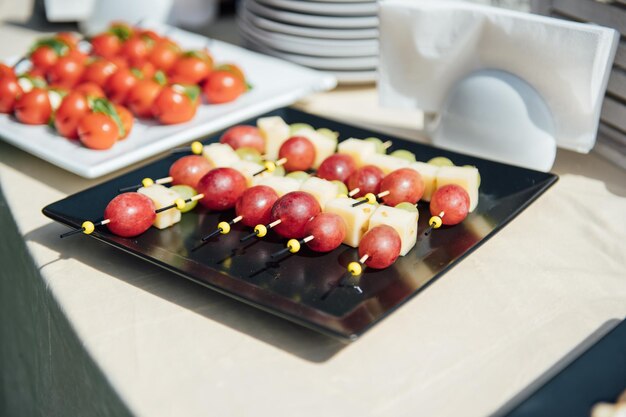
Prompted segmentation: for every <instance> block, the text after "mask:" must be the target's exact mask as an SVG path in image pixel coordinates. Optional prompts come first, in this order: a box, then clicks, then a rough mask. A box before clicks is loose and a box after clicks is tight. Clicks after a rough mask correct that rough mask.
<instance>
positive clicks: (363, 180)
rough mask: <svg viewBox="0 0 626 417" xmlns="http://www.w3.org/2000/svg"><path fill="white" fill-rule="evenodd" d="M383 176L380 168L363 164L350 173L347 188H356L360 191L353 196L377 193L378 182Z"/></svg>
mask: <svg viewBox="0 0 626 417" xmlns="http://www.w3.org/2000/svg"><path fill="white" fill-rule="evenodd" d="M384 177H385V173H384V172H383V170H382V169H380V168H378V167H377V166H375V165H365V166H363V167H361V168H359V169H357V170H356V171H354V172H353V173H352V175H350V177H349V178H348V189H349V190H354V189H355V188H358V189H359V190H360V191H359V192H358V193H357V194H355V195H354V197H355V198H356V197H362V196H364V195H365V194H367V193H372V194H378V191H379V190H380V182H381V181H382V180H383V178H384Z"/></svg>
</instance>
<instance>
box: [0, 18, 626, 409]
mask: <svg viewBox="0 0 626 417" xmlns="http://www.w3.org/2000/svg"><path fill="white" fill-rule="evenodd" d="M9 30H10V33H15V31H14V30H13V29H12V28H10V27H8V26H7V25H6V24H5V25H4V26H2V28H0V35H2V33H3V32H5V31H9ZM18 31H19V30H18ZM20 39H22V38H20ZM21 41H22V42H23V43H27V40H23V39H22V40H21ZM21 47H22V48H23V47H25V46H23V45H22V46H21ZM14 48H16V47H15V45H9V44H6V43H4V42H3V44H2V46H1V47H0V54H2V55H5V52H6V51H8V52H13V49H14ZM375 102H376V96H375V92H374V91H373V90H372V89H356V88H350V89H343V90H340V91H338V92H334V93H329V94H322V95H318V96H313V97H311V98H309V99H307V100H305V101H303V102H302V103H301V106H302V107H304V108H305V109H309V110H312V111H316V112H319V113H323V114H326V115H334V116H338V117H341V118H342V119H344V120H347V121H356V122H359V123H360V122H362V121H369V122H370V123H377V124H385V125H387V126H386V127H389V126H401V127H403V128H404V129H403V130H406V128H407V126H408V127H410V126H412V124H413V123H416V124H417V123H419V121H418V120H417V117H416V118H415V119H413V118H412V117H411V116H410V115H405V116H404V117H397V115H396V114H391V115H389V114H386V113H385V112H383V111H380V110H378V109H377V106H376V105H375ZM554 172H555V173H557V174H558V175H560V176H561V179H560V181H559V182H558V183H557V184H556V185H555V186H554V187H553V188H551V189H550V190H549V191H548V192H547V193H546V194H545V195H544V196H542V197H541V198H540V199H539V200H538V201H536V202H535V203H534V204H532V205H531V206H530V207H529V208H528V209H527V210H526V211H524V212H523V213H522V214H521V215H520V216H519V217H518V218H516V219H515V220H514V221H513V222H512V223H510V224H509V225H508V226H506V227H505V228H504V229H503V230H502V231H501V232H499V233H498V234H497V235H496V236H495V237H494V238H492V239H490V240H489V241H488V242H486V243H485V244H484V245H483V246H481V247H480V249H479V250H477V251H476V252H475V253H473V254H472V255H471V256H469V257H468V258H467V259H465V260H463V261H462V262H461V263H460V264H459V265H458V266H456V267H455V268H453V269H452V270H451V271H450V272H448V273H447V274H446V275H445V276H444V277H443V278H442V279H440V280H438V281H437V282H435V283H434V284H433V285H432V286H430V287H429V288H428V289H427V290H426V291H424V292H423V293H421V294H420V295H419V296H417V297H415V298H414V299H412V300H411V301H410V302H408V303H407V304H406V305H405V306H403V307H402V308H400V309H399V310H398V311H396V312H395V313H394V314H392V315H391V316H390V317H389V318H387V319H385V320H384V321H383V322H382V323H380V324H379V325H377V326H375V327H374V328H373V329H372V330H371V331H369V332H368V333H366V334H365V336H363V337H362V338H361V339H360V340H359V341H357V342H356V343H353V344H349V345H343V344H341V343H338V342H336V341H334V340H332V339H329V338H326V337H324V336H321V335H318V334H316V333H313V332H311V331H308V330H306V329H303V328H300V327H298V326H296V325H294V324H291V323H289V322H286V321H284V320H281V319H279V318H276V317H273V316H271V315H269V314H266V313H263V312H260V311H258V310H256V309H253V308H251V307H248V306H246V305H244V304H242V303H239V302H236V301H233V300H231V299H229V298H227V297H224V296H221V295H219V294H216V293H214V292H212V291H210V290H208V289H205V288H202V287H200V286H197V285H195V284H193V283H190V282H187V281H185V280H183V279H180V278H179V277H177V276H175V275H173V274H171V273H168V272H164V271H161V270H160V269H158V268H156V267H155V266H152V265H149V264H147V263H145V262H142V261H139V260H137V259H135V258H133V257H132V256H130V255H126V254H124V253H121V252H119V251H117V250H114V249H113V248H110V247H108V246H107V245H103V244H100V243H99V242H97V241H95V240H94V239H90V238H88V237H86V236H76V237H75V238H72V239H64V240H59V239H58V235H59V233H61V232H63V231H66V230H67V229H66V228H65V227H63V226H61V225H58V224H55V223H53V222H51V221H50V220H48V219H47V218H45V217H44V216H43V215H42V214H41V212H40V210H41V208H42V207H43V206H45V205H46V204H49V203H51V202H53V201H56V200H58V199H60V198H63V197H65V196H67V195H68V194H71V193H74V192H77V191H79V190H82V189H84V188H86V187H89V186H91V185H93V184H95V183H98V182H100V181H103V180H106V179H107V178H103V179H100V180H95V181H94V180H85V179H81V178H79V177H76V176H75V175H73V174H70V173H67V172H65V171H63V170H61V169H59V168H56V167H54V166H52V165H50V164H48V163H46V162H42V161H41V160H38V159H37V158H35V157H33V156H30V155H28V154H26V153H24V152H22V151H20V150H18V149H16V148H14V147H12V146H9V145H7V144H5V143H0V186H1V187H2V191H3V193H4V203H3V204H2V205H0V216H1V217H0V218H1V223H0V226H1V230H2V232H3V237H2V239H0V242H1V243H0V249H1V251H0V257H1V261H2V265H3V268H1V269H0V271H1V272H0V301H1V302H2V304H1V305H2V307H0V308H1V309H2V310H0V311H1V313H2V316H1V317H2V318H1V319H0V320H1V321H0V326H1V327H0V337H2V339H1V342H0V349H1V350H0V369H2V373H1V375H0V378H2V396H1V397H0V400H1V401H0V414H2V415H10V416H11V415H41V416H57V415H59V416H61V415H62V416H73V415H81V416H109V415H111V416H112V415H115V416H120V415H127V414H134V415H138V416H159V417H160V416H187V417H191V416H206V415H212V416H249V415H256V416H270V415H271V416H293V415H297V416H315V417H318V416H320V415H325V416H348V415H360V416H364V417H365V416H415V415H428V416H465V417H472V416H486V415H490V414H491V413H494V412H495V411H496V410H498V409H500V408H501V407H502V406H503V405H504V404H505V403H507V401H509V400H510V399H511V398H513V397H514V396H515V395H516V394H517V393H518V392H520V390H522V389H523V388H524V387H526V386H527V385H528V384H530V383H531V382H533V381H534V380H535V379H536V378H538V377H539V376H540V375H542V374H543V373H544V372H545V371H546V370H547V369H549V368H550V367H551V366H552V365H553V364H554V363H555V362H557V361H558V360H559V359H561V358H563V357H564V355H566V354H567V353H568V352H570V351H571V350H572V349H573V348H574V347H575V346H577V345H578V344H579V343H581V342H582V341H583V340H585V339H586V338H587V337H588V336H589V335H591V334H593V333H594V332H595V331H596V330H597V329H598V328H599V327H601V326H602V325H603V323H606V322H607V321H608V320H611V319H615V318H623V317H624V316H626V248H625V243H624V242H626V174H625V172H624V171H621V170H619V169H618V168H616V167H614V166H612V165H610V164H609V163H607V162H604V161H603V160H601V159H599V158H598V157H597V156H595V155H593V154H591V155H578V154H574V153H571V152H567V151H559V154H558V156H557V161H556V165H555V167H554Z"/></svg>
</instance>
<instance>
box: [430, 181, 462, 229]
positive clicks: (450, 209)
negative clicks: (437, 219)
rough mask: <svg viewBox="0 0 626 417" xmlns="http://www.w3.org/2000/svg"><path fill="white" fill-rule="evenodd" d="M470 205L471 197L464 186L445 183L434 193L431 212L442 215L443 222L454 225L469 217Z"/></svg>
mask: <svg viewBox="0 0 626 417" xmlns="http://www.w3.org/2000/svg"><path fill="white" fill-rule="evenodd" d="M469 207H470V198H469V195H468V194H467V191H465V189H464V188H463V187H460V186H458V185H456V184H448V185H444V186H443V187H441V188H438V189H437V191H435V192H434V193H433V196H432V197H431V199H430V213H431V215H433V216H439V214H440V213H441V212H443V213H444V215H443V216H442V217H441V221H442V223H443V224H445V225H447V226H453V225H455V224H458V223H461V222H462V221H463V220H465V218H466V217H467V213H468V212H469Z"/></svg>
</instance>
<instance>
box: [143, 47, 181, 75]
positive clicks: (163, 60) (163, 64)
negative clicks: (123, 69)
mask: <svg viewBox="0 0 626 417" xmlns="http://www.w3.org/2000/svg"><path fill="white" fill-rule="evenodd" d="M179 56H180V48H179V47H178V46H177V45H176V44H174V43H173V42H171V41H161V42H159V43H157V44H156V45H155V46H154V48H152V50H151V51H150V55H148V61H149V62H151V63H152V64H153V65H154V66H155V67H156V68H158V69H160V70H162V71H165V72H167V71H169V70H170V69H171V68H172V66H174V63H175V62H176V60H178V57H179Z"/></svg>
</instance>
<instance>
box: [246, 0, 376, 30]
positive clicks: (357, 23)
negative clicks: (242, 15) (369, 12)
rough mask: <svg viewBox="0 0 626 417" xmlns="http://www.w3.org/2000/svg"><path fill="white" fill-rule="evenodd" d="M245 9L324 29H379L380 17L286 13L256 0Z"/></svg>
mask: <svg viewBox="0 0 626 417" xmlns="http://www.w3.org/2000/svg"><path fill="white" fill-rule="evenodd" d="M243 7H247V8H248V10H250V11H251V12H252V13H254V14H259V15H261V16H265V17H267V18H270V19H273V20H277V21H279V22H284V23H292V24H296V25H303V26H313V27H322V28H337V29H346V28H377V27H378V17H373V16H372V17H362V16H359V17H329V16H316V15H309V14H302V13H293V12H285V11H282V10H277V9H272V8H269V7H266V6H263V5H261V4H259V3H257V2H255V1H254V0H244V5H243Z"/></svg>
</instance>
